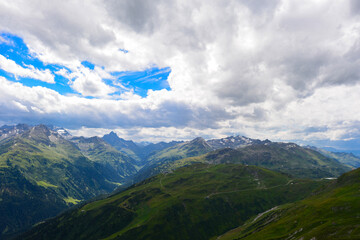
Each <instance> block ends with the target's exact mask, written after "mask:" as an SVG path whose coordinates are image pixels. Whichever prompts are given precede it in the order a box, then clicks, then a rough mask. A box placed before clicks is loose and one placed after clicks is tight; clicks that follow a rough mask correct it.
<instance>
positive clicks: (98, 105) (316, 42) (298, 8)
mask: <svg viewBox="0 0 360 240" xmlns="http://www.w3.org/2000/svg"><path fill="white" fill-rule="evenodd" d="M358 5H359V4H357V3H356V1H341V2H340V1H336V2H335V1H326V0H324V1H312V0H308V1H301V3H300V2H295V1H291V0H287V1H285V0H284V1H266V3H265V2H264V1H248V0H243V1H235V0H232V1H226V2H224V1H220V0H211V1H206V2H204V1H190V0H189V1H184V0H181V1H180V0H179V1H164V0H156V1H152V2H151V3H149V2H148V1H145V0H136V1H100V0H96V1H95V0H94V1H89V2H87V4H86V5H85V4H84V3H83V2H82V1H71V2H66V1H65V2H64V1H52V2H51V3H49V2H45V1H37V2H34V1H31V2H30V1H20V0H18V1H11V3H10V2H6V1H3V2H1V3H0V29H1V30H2V31H9V32H12V33H14V34H17V35H19V36H21V37H22V38H24V41H25V42H26V43H27V44H28V46H29V48H30V49H31V51H33V52H35V53H37V54H38V56H39V57H40V59H42V60H43V61H45V62H51V63H60V64H62V65H64V66H66V67H67V68H69V69H70V70H71V71H72V72H73V73H72V74H70V73H67V72H65V71H63V72H58V73H59V74H60V73H61V74H62V75H64V76H67V77H68V78H69V79H70V83H69V84H70V86H71V87H72V88H73V89H74V90H75V91H77V92H79V93H80V94H82V95H83V96H96V97H98V98H99V99H84V98H80V97H74V96H73V97H70V96H67V97H65V96H61V95H60V94H57V93H56V92H53V91H50V90H47V89H41V90H40V89H37V88H32V89H27V90H26V91H30V92H32V94H30V95H31V96H32V97H34V98H33V99H24V98H23V97H21V96H19V95H18V94H16V93H13V94H14V95H11V94H7V95H6V96H8V98H9V99H12V100H14V101H16V102H19V103H21V104H22V105H24V106H26V107H27V109H31V108H29V106H33V107H37V108H38V109H40V110H42V111H43V113H41V114H43V115H42V116H45V117H47V118H48V120H49V121H50V120H51V119H53V118H54V116H56V117H57V118H58V119H60V120H64V121H65V122H66V121H67V120H66V119H69V121H68V123H66V124H68V126H71V127H72V128H76V127H79V126H86V127H87V128H91V127H102V128H106V129H116V128H118V129H141V130H139V131H137V132H136V131H134V132H135V133H136V134H139V135H140V134H143V135H144V136H149V137H150V135H151V134H154V136H157V137H158V138H161V136H160V135H161V134H163V136H165V135H169V136H172V134H171V133H172V132H175V134H174V136H178V137H180V138H186V136H190V134H188V133H191V134H205V132H206V131H209V129H212V131H213V132H214V135H216V136H222V135H223V134H228V133H231V132H234V133H243V134H246V135H249V136H253V137H262V138H266V137H268V138H270V137H269V136H271V137H273V138H276V139H296V138H303V139H305V138H309V137H314V138H328V139H340V138H346V137H348V135H349V132H351V131H350V129H351V128H357V129H358V128H359V124H358V123H357V121H356V118H357V119H359V118H358V117H359V116H358V115H357V113H354V109H356V103H359V97H358V96H359V95H358V90H359V89H358V88H359V82H360V81H359V80H360V68H359V64H360V47H359V46H360V45H359V42H360V41H359V40H360V31H359V29H360V24H359V14H358V13H359V7H358ZM88 16H91V18H90V17H88ZM119 49H126V50H128V51H129V52H128V53H126V54H125V53H124V52H122V51H119ZM84 60H87V61H90V62H92V63H94V64H96V65H97V66H103V67H104V69H102V68H99V69H97V70H96V69H94V70H89V69H86V68H82V67H81V64H80V63H81V61H84ZM154 65H157V66H159V67H170V68H171V74H170V76H169V79H168V82H169V85H170V88H171V91H166V90H162V91H149V94H148V96H147V97H146V98H139V97H138V96H136V95H134V94H133V93H131V92H126V93H122V95H120V97H119V99H120V100H115V99H109V97H108V94H111V93H116V91H118V90H116V89H115V88H114V87H111V86H109V85H107V84H106V83H105V82H104V81H103V78H108V77H109V76H107V74H108V73H109V72H111V71H125V70H144V69H146V68H148V67H150V66H154ZM61 71H62V70H61ZM3 81H4V80H3ZM7 86H8V87H9V86H10V85H8V84H7ZM14 86H15V85H14ZM14 86H12V87H11V88H13V87H14ZM16 86H17V85H16ZM17 87H19V88H21V89H23V88H24V87H20V86H17ZM119 87H120V89H122V90H126V89H125V88H123V86H121V83H120V86H119ZM3 90H4V87H3ZM4 91H5V90H4ZM41 91H44V92H46V93H44V94H45V95H46V94H48V95H49V96H44V99H41V100H40V99H38V98H36V96H37V95H38V94H40V93H39V92H41ZM48 91H50V92H48ZM118 95H119V94H117V96H118ZM48 97H49V98H50V99H47V98H48ZM52 98H55V99H57V100H56V101H54V102H55V103H54V104H52V105H51V107H48V106H47V104H49V103H47V102H46V101H50V102H51V103H52V101H53V100H51V99H52ZM6 101H8V100H6V99H5V98H3V104H5V103H6ZM24 101H25V103H24ZM34 114H35V113H34ZM36 114H40V113H39V112H37V113H36ZM36 114H35V116H38V115H36ZM21 116H25V115H21ZM26 116H27V117H28V118H31V117H33V116H32V115H30V113H29V114H28V115H26ZM59 116H60V117H59ZM65 116H66V117H65ZM21 119H25V118H21ZM39 119H42V118H39ZM60 120H59V121H60ZM39 121H40V120H39ZM70 122H71V124H70ZM344 122H347V123H349V124H343V123H344ZM107 125H109V126H107ZM311 127H316V128H319V129H321V131H318V132H310V130H309V129H310V128H311ZM172 128H174V129H176V130H172ZM84 129H85V128H84ZM151 129H161V131H159V132H156V131H155V130H154V131H152V130H151ZM185 129H192V130H191V131H193V132H191V131H190V130H189V131H187V130H185ZM119 131H120V130H119ZM121 131H122V130H121ZM124 131H125V130H124ZM141 131H142V132H141ZM146 131H148V132H146Z"/></svg>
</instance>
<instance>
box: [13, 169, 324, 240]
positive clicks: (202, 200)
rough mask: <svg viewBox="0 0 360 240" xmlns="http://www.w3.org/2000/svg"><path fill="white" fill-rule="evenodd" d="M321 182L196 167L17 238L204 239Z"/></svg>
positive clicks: (157, 178)
mask: <svg viewBox="0 0 360 240" xmlns="http://www.w3.org/2000/svg"><path fill="white" fill-rule="evenodd" d="M322 184H324V182H322V181H313V180H296V179H291V178H289V177H288V176H286V175H283V174H280V173H276V172H272V171H270V170H266V169H263V168H258V167H252V166H243V165H232V164H226V165H223V164H220V165H208V164H195V165H191V166H188V167H184V168H180V169H178V170H176V171H175V172H173V173H171V174H159V175H157V176H155V177H153V178H150V179H147V180H146V181H144V182H141V183H139V184H136V185H135V186H133V187H131V188H129V189H128V190H126V191H124V192H121V193H119V194H116V195H113V196H111V197H109V198H106V199H103V200H99V201H96V202H92V203H89V204H86V205H84V206H82V207H81V208H79V209H77V210H74V211H69V212H66V213H64V214H62V215H61V216H59V217H57V218H55V219H53V220H50V221H48V222H46V223H44V224H41V225H39V226H37V227H35V228H34V229H32V230H31V231H30V232H28V233H26V234H25V235H22V236H20V237H19V239H69V240H70V239H209V238H211V237H213V236H216V235H219V234H221V233H223V232H225V231H227V230H229V229H231V228H234V227H236V226H238V225H239V224H241V223H244V222H245V221H246V220H247V219H248V218H249V217H251V216H253V215H256V214H258V213H260V212H263V211H265V210H267V209H269V208H272V207H274V206H277V205H279V204H283V203H287V202H292V201H296V200H298V199H301V198H304V197H305V196H308V195H309V194H310V193H311V192H312V191H313V190H314V189H315V188H317V187H318V186H319V185H322Z"/></svg>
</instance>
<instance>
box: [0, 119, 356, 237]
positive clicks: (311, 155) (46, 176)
mask: <svg viewBox="0 0 360 240" xmlns="http://www.w3.org/2000/svg"><path fill="white" fill-rule="evenodd" d="M356 161H357V160H356V157H355V156H348V155H346V156H344V155H343V154H337V153H330V152H324V151H323V150H321V149H316V148H310V147H301V146H299V145H296V144H294V143H276V142H271V141H269V140H264V141H262V140H257V139H251V138H247V137H243V136H236V137H233V136H231V137H226V138H222V139H211V140H205V139H203V138H195V139H194V140H191V141H185V142H184V141H172V142H169V143H165V142H160V143H147V144H139V143H135V142H133V141H131V140H124V139H122V138H120V137H118V136H117V134H116V133H114V132H110V133H109V134H106V135H104V136H103V137H102V138H100V137H90V138H86V137H74V136H71V134H70V133H69V132H68V131H67V130H66V129H63V128H60V127H55V126H45V125H37V126H29V125H25V124H18V125H16V126H3V127H1V128H0V180H1V182H0V187H1V189H0V209H1V210H2V213H4V214H2V217H0V232H1V237H2V238H8V237H11V236H13V235H16V234H18V233H20V232H22V231H25V230H27V229H28V228H29V227H31V226H32V225H33V224H36V223H38V222H40V221H43V220H44V219H47V218H50V217H53V216H55V215H57V214H59V213H61V212H62V211H64V210H66V209H69V207H72V206H73V207H75V208H79V207H78V206H82V205H81V204H84V203H86V201H88V200H90V199H93V200H91V201H94V198H95V197H96V199H99V198H100V199H104V200H100V202H101V204H102V203H103V202H102V201H105V202H104V203H108V202H109V201H110V202H111V201H112V200H109V199H115V198H117V197H115V196H120V195H121V196H123V197H122V199H123V198H126V199H128V200H124V201H123V200H121V201H120V200H116V202H118V203H119V204H120V205H121V206H125V207H124V208H122V209H115V208H114V206H110V205H108V204H104V205H103V206H102V207H101V210H99V211H100V212H96V213H94V212H92V211H91V214H90V215H87V214H86V217H85V218H86V219H88V218H89V219H91V216H98V217H99V219H104V220H103V221H104V223H108V224H110V226H113V228H114V229H113V230H109V229H108V228H107V227H104V226H103V227H104V228H105V229H106V230H104V231H100V232H102V233H101V234H105V232H106V234H107V233H109V232H111V231H115V230H116V232H119V231H120V232H121V234H119V239H122V238H123V237H124V236H127V237H129V236H135V235H138V234H140V233H139V232H137V231H138V230H136V231H135V230H131V229H133V228H136V227H134V226H135V225H132V224H131V223H130V222H129V221H128V220H129V219H132V220H131V221H135V222H139V221H140V222H139V223H138V224H140V223H141V224H140V225H141V226H142V227H144V228H146V229H147V230H146V231H145V233H146V234H149V235H146V236H153V235H151V234H152V232H153V231H155V230H154V229H157V228H158V227H156V226H154V225H151V224H150V225H148V224H147V223H146V221H145V220H144V219H148V217H149V216H152V217H153V218H155V219H158V221H159V222H158V223H159V224H160V222H161V221H160V219H161V218H162V217H164V216H165V215H166V214H165V213H164V211H165V212H166V211H167V210H166V209H167V208H163V207H165V206H167V207H170V209H172V210H171V211H174V214H175V215H176V214H177V211H180V210H179V207H180V208H182V207H181V206H183V207H184V208H187V207H185V206H188V204H187V200H186V199H185V200H184V199H183V201H182V202H181V203H180V202H177V201H175V202H174V199H175V198H169V196H168V195H171V193H169V192H168V191H164V186H165V185H162V184H164V183H165V182H164V183H163V182H162V181H163V180H162V179H164V180H165V179H167V178H169V181H170V182H172V181H173V183H172V184H170V185H169V186H168V187H166V189H167V190H169V189H172V188H173V189H174V191H175V190H176V191H178V192H177V193H175V192H176V191H175V192H174V194H175V195H176V196H177V198H183V197H184V196H181V194H185V193H187V192H188V191H190V189H189V188H188V187H189V186H188V185H191V184H195V183H196V184H198V185H197V188H198V189H200V190H199V191H200V192H209V191H210V190H211V189H214V188H216V187H215V186H216V185H218V189H221V188H222V187H220V186H222V185H227V186H230V187H229V189H230V190H229V191H230V192H231V191H238V190H240V188H239V189H237V188H236V186H243V185H244V184H245V183H244V182H241V181H242V180H241V181H240V179H242V177H241V176H242V174H245V175H243V178H244V179H247V180H246V183H247V184H250V183H251V182H254V181H255V182H256V181H257V184H258V185H255V186H257V187H256V188H255V187H254V186H253V189H252V190H254V191H255V190H256V191H257V190H259V189H258V188H260V189H262V190H266V191H265V192H266V196H272V194H274V192H272V191H273V190H271V191H269V188H268V187H265V188H266V189H263V188H262V187H261V186H263V185H262V183H261V182H259V181H258V180H256V179H258V178H257V177H256V174H265V172H266V173H267V174H270V173H271V174H270V175H271V176H274V177H275V176H276V177H275V178H276V179H280V178H283V179H287V182H286V183H289V184H278V185H281V186H282V189H283V191H284V192H283V193H280V192H276V193H277V194H279V196H281V197H282V198H283V199H284V201H281V200H280V199H277V198H276V199H277V200H274V199H273V198H269V199H265V200H264V201H265V202H267V201H269V202H271V203H274V201H275V202H276V204H282V203H285V202H293V201H295V200H298V199H300V198H305V197H307V196H308V195H309V194H311V192H312V191H313V190H314V189H315V188H317V187H319V186H320V185H321V184H323V183H324V181H319V179H321V178H336V177H338V176H340V175H341V174H343V173H345V172H348V171H350V170H351V167H352V168H354V167H355V166H356ZM231 169H238V170H239V171H240V172H241V174H240V175H236V174H237V173H236V171H237V170H231ZM244 169H247V170H246V171H245V170H244ZM197 171H199V172H197ZM232 171H235V172H232ZM264 171H265V172H264ZM269 171H270V172H269ZM272 171H275V172H272ZM245 172H256V174H255V173H254V174H255V175H251V176H250V175H246V173H245ZM197 173H199V174H198V175H197ZM200 173H201V174H200ZM210 173H211V174H212V176H213V178H214V179H216V181H215V182H212V180H211V179H209V178H208V176H207V174H210ZM184 174H185V175H184ZM227 174H229V175H228V176H227ZM234 174H235V175H234ZM191 175H194V178H193V179H191V180H189V181H188V182H186V181H185V182H186V184H185V185H184V186H183V185H182V182H183V180H182V178H184V177H185V176H191ZM179 176H182V177H179ZM280 176H281V177H280ZM172 177H174V178H172ZM230 178H234V179H230ZM304 178H306V179H308V180H299V179H304ZM155 179H157V180H155ZM171 179H172V180H171ZM185 179H186V177H185ZM236 179H239V181H237V180H236ZM309 179H313V180H309ZM235 180H236V181H237V182H232V181H235ZM157 181H160V185H162V186H160V188H159V189H160V190H161V191H160V192H159V190H158V189H156V188H154V185H156V184H159V183H155V182H157ZM269 181H270V182H269V183H264V186H268V184H270V185H271V184H272V180H269ZM274 181H275V180H274ZM284 181H286V180H283V182H284ZM290 181H291V182H290ZM140 182H141V183H140ZM197 182H198V183H197ZM293 182H294V183H295V182H296V183H299V185H296V186H306V189H303V190H301V191H303V192H301V193H295V192H294V191H293V190H290V187H292V186H290V183H293ZM325 182H326V181H325ZM300 183H301V184H300ZM303 183H304V184H305V185H302V184H303ZM320 183H321V184H320ZM133 184H135V185H133ZM147 184H149V185H147ZM196 184H195V185H196ZM319 184H320V185H319ZM195 185H194V187H195ZM245 185H246V184H245ZM250 185H251V184H250ZM250 185H249V186H250ZM270 185H269V186H270ZM291 185H293V184H291ZM141 186H142V187H141ZM148 186H150V187H148ZM211 186H212V187H211ZM231 186H232V187H231ZM234 186H235V187H234ZM251 186H252V185H251ZM271 186H274V189H275V186H277V185H271ZM129 187H130V188H129ZM148 188H149V189H151V190H149V191H150V192H147V191H145V189H148ZM131 189H137V190H136V194H138V195H136V196H138V197H135V199H137V200H134V201H135V202H133V200H129V199H133V198H132V197H131V196H133V195H134V194H135V193H134V192H133V191H132V190H131ZM270 189H273V188H272V187H271V188H270ZM276 189H277V187H276ZM114 190H116V191H115V192H114V193H113V194H115V195H114V196H110V198H106V197H107V196H108V194H110V193H111V192H113V191H114ZM140 190H141V191H140ZM144 191H145V192H144ZM241 191H242V190H241ZM241 191H240V192H241ZM289 191H290V192H291V194H292V195H293V196H287V195H286V193H289ZM217 192H218V191H215V190H211V192H210V193H209V194H210V198H212V195H211V194H214V193H217ZM119 194H120V195H119ZM209 194H208V195H209ZM195 195H196V194H195ZM208 195H207V196H208ZM216 195H217V194H216ZM260 195H261V194H260ZM285 195H286V196H285ZM200 196H202V195H201V194H200V195H197V196H194V199H193V198H191V197H190V199H191V204H190V205H189V208H190V209H192V211H195V212H196V210H195V209H196V208H200V209H201V206H202V205H203V204H206V203H205V202H203V201H202V200H201V201H200V199H202V197H200ZM262 197H265V196H262ZM170 199H172V200H170ZM226 199H227V200H226ZM163 200H164V202H162V201H163ZM119 201H120V202H121V203H120V202H119ZM184 201H185V203H184ZM219 201H220V200H219ZM222 201H225V202H226V201H228V198H225V200H224V199H223V200H222ZM234 201H235V200H234ZM243 201H245V198H243V197H242V198H239V199H238V200H236V201H235V202H231V203H229V204H230V205H231V207H232V208H234V206H235V205H236V204H240V205H241V206H245V205H244V204H245V203H246V204H250V202H252V201H253V205H251V204H250V205H248V207H250V208H253V210H252V211H250V212H248V213H247V214H245V216H246V217H242V214H240V215H239V214H235V215H234V216H233V218H232V217H230V215H227V218H229V219H233V220H234V219H235V218H237V217H239V216H240V219H241V221H240V220H239V219H238V220H236V221H235V220H234V221H232V220H231V221H230V220H226V219H224V220H221V221H225V222H227V223H225V222H224V223H221V224H220V225H221V226H222V227H220V226H219V228H216V227H214V226H213V223H211V224H210V222H213V221H215V220H214V219H216V218H214V217H215V216H219V214H220V213H219V212H216V211H217V210H216V209H217V208H218V207H219V209H223V210H224V211H229V213H230V209H227V210H226V209H225V208H224V206H223V205H224V204H225V203H221V204H220V205H216V204H215V205H214V206H209V207H210V208H214V212H212V213H211V214H209V215H207V214H206V212H205V210H203V211H200V212H197V213H196V214H195V215H192V214H190V215H186V219H188V218H190V219H192V220H194V219H201V217H204V216H208V217H209V219H210V220H209V222H207V223H206V224H205V223H201V221H200V220H199V221H200V222H197V221H193V222H192V223H194V224H195V225H194V226H193V225H191V224H190V222H191V221H190V222H189V225H187V226H186V227H185V226H184V227H185V228H186V230H185V229H182V230H181V231H185V232H183V233H182V234H183V235H182V236H183V237H184V239H186V237H187V236H190V235H189V234H190V233H191V234H195V230H194V229H201V227H200V226H203V230H201V231H202V232H206V231H208V230H207V229H208V228H214V229H217V230H214V232H212V233H211V234H213V235H211V236H215V235H217V234H218V235H220V234H221V233H224V231H225V230H226V229H228V228H229V227H236V224H237V225H239V224H242V223H244V222H245V221H246V220H247V219H248V218H250V217H251V216H253V215H254V214H257V213H260V212H261V211H263V210H264V211H265V210H267V209H268V207H272V206H273V204H270V203H269V204H265V205H261V204H260V205H261V206H258V205H257V204H255V203H256V202H257V201H256V200H255V198H253V199H252V200H251V201H250V200H249V199H248V200H246V201H245V202H243ZM193 202H194V205H192V203H193ZM195 202H196V204H195ZM79 203H80V205H79ZM95 203H96V204H98V202H94V204H95ZM153 203H154V204H155V203H156V204H155V205H153ZM173 203H176V204H177V205H176V204H175V205H176V207H174V208H172V207H173V205H172V204H173ZM91 204H93V203H90V205H91ZM128 204H130V205H131V206H133V207H134V208H136V209H137V210H136V211H135V210H133V209H132V208H127V207H126V206H127V205H128ZM134 204H135V205H134ZM157 204H159V205H157ZM254 204H255V205H256V206H255V205H254ZM146 205H148V206H149V207H150V208H151V209H155V210H153V211H155V212H157V211H160V212H163V213H164V214H165V215H164V216H163V215H161V214H160V215H154V213H153V212H152V211H150V210H149V209H148V208H146ZM85 206H86V205H85ZM190 206H191V207H190ZM144 207H145V208H144ZM158 207H159V208H158ZM106 209H107V210H106ZM111 209H113V210H114V211H115V212H117V211H119V212H117V213H114V214H115V215H114V217H115V216H120V215H121V217H120V218H119V220H118V221H119V222H116V221H117V220H116V221H115V220H114V218H112V217H110V218H109V220H106V216H105V215H101V216H100V215H98V214H100V213H101V214H103V213H104V214H105V213H106V214H110V215H111V216H112V213H110V212H111V211H112V210H111ZM148 210H149V211H150V212H148ZM74 211H76V210H74ZM96 211H97V210H96ZM109 211H110V212H109ZM138 211H140V212H138ZM236 211H240V208H239V209H237V210H236ZM80 212H81V211H80ZM240 212H241V211H240ZM135 213H136V214H135ZM64 214H65V215H61V216H68V215H67V214H70V216H71V218H72V219H77V218H76V217H75V218H74V216H73V215H71V214H73V212H71V211H70V212H65V213H64ZM94 214H95V215H94ZM116 214H117V215H116ZM119 214H120V215H119ZM123 214H124V216H123ZM134 214H135V215H134ZM143 214H145V215H143ZM182 214H183V213H182ZM184 214H185V213H184ZM186 214H187V213H186ZM212 214H214V215H212ZM176 216H177V215H176ZM184 216H185V215H184ZM123 217H124V218H125V219H127V220H124V219H123ZM167 217H169V216H167ZM172 217H173V218H171V217H170V218H171V219H172V221H175V222H176V221H177V220H176V219H175V218H174V216H172ZM179 217H180V216H179ZM181 217H183V215H181ZM58 219H59V218H56V219H55V220H54V221H55V222H57V223H59V220H58ZM63 219H64V222H62V221H63V220H61V225H63V224H64V226H67V225H66V224H67V221H68V219H67V218H63ZM86 219H85V220H86ZM141 219H142V220H141ZM211 219H212V220H211ZM78 220H79V223H80V222H81V221H80V220H81V219H77V220H76V221H78ZM89 221H92V222H91V223H95V219H93V220H89ZM112 221H115V222H112ZM144 221H145V222H144ZM187 221H188V220H187ZM50 222H51V221H50ZM120 222H121V223H120ZM57 223H56V224H57ZM51 224H55V223H54V222H52V223H51ZM51 224H50V225H51ZM84 224H85V225H84V226H83V227H85V226H89V224H90V222H87V223H85V222H84ZM96 224H100V223H96ZM118 224H120V225H121V224H123V225H121V226H123V227H124V230H121V229H122V228H121V229H120V228H119V226H120V225H118ZM129 224H130V225H129ZM161 224H163V223H161ZM45 225H46V224H45ZM50 225H49V226H50ZM185 225H186V224H185ZM190 225H191V226H190ZM42 226H43V225H42ZM51 226H54V225H51ZM100 226H101V224H100V225H99V227H100ZM125 226H126V227H125ZM195 226H196V227H195ZM172 227H173V226H170V225H169V228H168V229H167V230H166V231H173V230H174V229H173V228H172ZM199 227H200V228H199ZM66 229H67V227H66ZM80 229H81V227H79V229H78V230H79V231H80ZM136 229H137V228H136ZM190 229H192V230H190ZM130 230H131V231H130ZM41 231H43V230H41ZM44 231H45V230H44ZM46 231H48V230H46ZM69 231H70V232H71V234H73V235H71V236H67V237H66V238H68V237H69V239H70V238H71V237H73V238H74V239H75V236H77V235H76V234H78V233H76V231H75V232H74V231H73V229H72V230H69ZM129 231H130V232H129ZM133 231H134V232H133ZM164 231H165V230H164ZM50 232H51V231H50ZM33 233H34V234H35V232H33ZM33 233H31V234H30V235H26V236H29V238H30V239H35V238H33V237H30V236H32V234H33ZM114 233H115V232H114ZM145 233H144V234H145ZM38 234H39V232H36V234H35V235H34V236H37V237H39V236H40V235H38ZM49 234H50V233H49ZM51 234H54V233H51ZM84 234H85V235H86V234H89V235H86V236H91V234H94V233H85V232H84ZM99 234H100V233H99ZM106 234H105V235H106ZM129 234H130V235H129ZM131 234H135V235H131ZM162 234H163V235H161V236H165V235H166V233H165V232H163V233H162ZM199 234H200V233H199ZM209 234H210V232H209ZM85 235H84V236H85ZM105 235H101V237H103V236H105ZM140 235H141V234H140ZM140 235H139V236H140ZM45 236H48V235H45ZM49 236H50V235H49ZM49 236H48V237H49ZM59 236H62V235H59ZM64 236H65V235H64ZM94 236H98V235H96V234H95V235H94ZM106 236H107V235H106ZM120 236H121V237H120ZM141 236H142V235H141ZM146 236H145V235H144V238H146ZM161 236H160V235H159V236H157V237H161ZM1 237H0V238H1ZM53 237H54V239H56V236H53V235H51V239H52V238H53ZM98 237H100V235H99V236H98ZM107 237H110V236H107ZM207 237H210V235H206V234H205V235H204V234H203V233H201V234H200V235H199V239H206V238H207ZM41 238H43V236H42V237H39V238H38V239H41ZM43 239H48V238H43ZM84 239H85V238H84ZM89 239H91V238H89Z"/></svg>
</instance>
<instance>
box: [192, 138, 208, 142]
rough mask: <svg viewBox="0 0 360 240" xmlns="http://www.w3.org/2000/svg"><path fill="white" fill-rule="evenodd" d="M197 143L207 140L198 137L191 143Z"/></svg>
mask: <svg viewBox="0 0 360 240" xmlns="http://www.w3.org/2000/svg"><path fill="white" fill-rule="evenodd" d="M196 142H205V139H204V138H202V137H197V138H194V139H193V140H191V141H190V143H196Z"/></svg>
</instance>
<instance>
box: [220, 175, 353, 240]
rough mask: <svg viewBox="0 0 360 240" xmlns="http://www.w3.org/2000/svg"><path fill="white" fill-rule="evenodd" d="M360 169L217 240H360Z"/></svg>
mask: <svg viewBox="0 0 360 240" xmlns="http://www.w3.org/2000/svg"><path fill="white" fill-rule="evenodd" d="M359 200H360V169H357V170H354V171H351V172H349V173H346V174H344V175H342V176H341V177H340V178H339V179H338V180H337V183H336V184H333V185H332V186H330V187H329V188H328V189H326V190H324V191H323V192H321V193H319V194H317V195H314V196H312V197H309V198H306V199H304V200H302V201H300V202H297V203H293V204H287V205H283V206H280V207H279V208H277V209H274V210H273V211H269V212H267V213H265V214H263V215H262V216H261V217H259V218H257V219H252V220H250V221H248V222H247V223H246V224H245V225H243V226H241V227H239V228H236V229H233V230H232V231H230V232H228V233H226V234H224V235H223V236H221V237H219V238H218V239H221V240H226V239H246V240H250V239H264V240H266V239H303V240H308V239H317V240H321V239H360V204H359Z"/></svg>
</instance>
